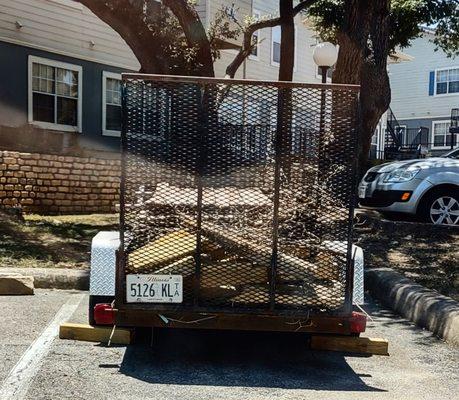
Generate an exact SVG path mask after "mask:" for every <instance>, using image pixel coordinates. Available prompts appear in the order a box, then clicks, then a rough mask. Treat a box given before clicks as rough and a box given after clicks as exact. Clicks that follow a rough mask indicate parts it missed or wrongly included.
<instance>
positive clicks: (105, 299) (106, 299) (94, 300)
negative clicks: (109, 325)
mask: <svg viewBox="0 0 459 400" xmlns="http://www.w3.org/2000/svg"><path fill="white" fill-rule="evenodd" d="M114 299H115V298H114V297H113V296H93V295H89V307H88V321H89V325H93V326H94V325H97V324H96V320H95V319H94V306H95V305H96V304H100V303H111V302H112V301H113V300H114Z"/></svg>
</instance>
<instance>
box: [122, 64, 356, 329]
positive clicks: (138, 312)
mask: <svg viewBox="0 0 459 400" xmlns="http://www.w3.org/2000/svg"><path fill="white" fill-rule="evenodd" d="M122 79H123V80H132V79H134V80H143V81H155V82H174V83H196V84H199V85H202V86H206V85H208V84H224V85H244V84H250V85H256V86H270V87H277V88H279V89H283V88H285V89H289V88H291V89H294V88H313V89H324V88H326V89H333V90H336V91H340V90H347V91H353V92H356V93H358V92H359V86H358V85H340V84H310V83H298V82H279V81H256V80H243V79H231V80H229V79H217V78H203V77H188V76H164V75H149V74H132V73H129V74H122ZM125 95H126V93H125V88H124V86H123V95H122V104H123V109H125V103H126V98H125ZM126 124H127V120H126V113H123V119H122V132H123V133H122V136H121V137H122V139H121V140H122V147H123V148H124V146H125V143H126V135H125V132H126ZM356 147H357V145H356ZM121 163H122V175H121V191H120V208H121V213H120V214H121V215H120V223H121V226H124V223H125V221H124V212H123V210H124V206H125V204H124V197H125V196H124V195H125V192H124V190H125V182H126V176H125V165H126V155H125V153H124V152H122V157H121ZM355 168H356V164H355V163H354V171H355ZM355 186H356V182H353V184H352V187H353V189H355ZM354 205H355V201H353V202H352V204H351V205H350V208H349V216H351V215H352V213H353V208H354ZM349 229H350V232H349V237H350V238H351V228H349ZM350 246H351V240H349V242H348V253H349V254H350ZM123 251H124V250H123V247H122V248H121V249H120V251H119V252H118V253H117V268H116V271H117V275H116V276H117V278H116V297H115V307H116V308H117V310H118V311H117V323H118V324H121V325H126V326H132V325H137V326H165V323H164V320H162V319H161V318H159V317H158V315H160V314H164V315H166V316H167V315H170V316H171V317H172V318H174V319H180V318H185V319H188V318H191V319H197V318H202V316H203V315H215V316H216V320H218V319H219V318H220V319H221V320H224V321H226V322H225V323H222V324H215V323H214V322H211V320H210V319H209V322H206V323H205V324H199V325H193V324H191V325H186V324H180V323H175V324H174V323H172V324H170V325H168V326H170V327H193V328H196V327H200V328H209V329H230V328H231V326H233V329H234V327H236V326H237V329H246V328H244V326H247V329H261V330H265V329H268V330H286V331H292V330H295V329H292V328H291V327H290V326H289V325H288V324H289V323H290V322H292V321H291V319H292V318H295V319H297V320H298V318H300V319H305V320H308V321H312V320H314V321H316V322H315V324H313V325H310V326H309V328H308V327H306V328H305V327H304V326H303V327H302V328H301V331H308V332H325V333H339V334H349V333H350V328H349V324H348V322H347V319H348V318H349V316H350V314H351V312H352V301H351V299H352V274H353V265H352V261H351V260H350V259H349V260H348V266H347V269H346V275H347V277H346V288H345V292H346V298H345V305H344V307H343V308H342V309H340V310H338V311H336V312H331V313H322V312H315V311H311V310H303V311H299V310H276V309H275V308H274V307H273V301H272V299H271V301H270V303H271V307H269V308H267V309H266V310H264V311H262V312H260V310H259V309H258V310H253V311H251V310H247V309H244V310H241V311H240V312H238V310H234V309H233V310H212V309H209V308H208V307H199V305H198V304H194V305H193V306H192V307H184V306H182V305H180V304H178V305H161V304H154V305H152V304H129V303H127V302H126V301H125V299H126V288H125V285H124V282H125V270H124V264H123V259H124V257H125V254H124V252H123ZM197 274H199V271H197ZM247 315H250V316H251V318H248V319H247V318H245V316H247ZM250 319H252V320H253V321H254V323H252V324H251V323H250V322H249V321H250ZM229 321H232V322H229ZM240 321H245V322H244V323H243V324H242V325H240ZM259 321H264V322H261V323H260V322H259ZM266 321H270V324H268V325H270V326H271V328H268V325H266V323H267V322H266ZM244 324H245V325H244ZM260 324H261V325H260ZM283 324H286V327H285V329H284V328H282V325H283ZM181 325H184V326H181Z"/></svg>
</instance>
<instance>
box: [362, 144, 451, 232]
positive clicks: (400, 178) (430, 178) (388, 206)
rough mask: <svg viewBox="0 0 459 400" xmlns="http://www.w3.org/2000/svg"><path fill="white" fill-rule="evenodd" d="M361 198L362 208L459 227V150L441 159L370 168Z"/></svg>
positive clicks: (419, 160) (402, 162)
mask: <svg viewBox="0 0 459 400" xmlns="http://www.w3.org/2000/svg"><path fill="white" fill-rule="evenodd" d="M358 195H359V202H360V205H361V206H362V207H367V208H372V209H376V210H378V211H381V212H383V213H384V212H385V213H406V214H412V215H417V216H418V217H419V218H420V219H422V220H424V221H427V222H433V223H434V224H445V225H459V149H456V150H453V151H451V152H449V153H446V154H445V155H443V156H441V157H432V158H424V159H418V160H403V161H394V162H390V163H387V164H381V165H378V166H376V167H373V168H370V169H369V170H368V172H367V173H366V174H365V176H364V177H363V179H362V181H361V182H360V185H359V188H358Z"/></svg>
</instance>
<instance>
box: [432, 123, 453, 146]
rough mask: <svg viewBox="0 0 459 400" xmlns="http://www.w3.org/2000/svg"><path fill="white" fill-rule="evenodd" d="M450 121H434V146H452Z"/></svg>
mask: <svg viewBox="0 0 459 400" xmlns="http://www.w3.org/2000/svg"><path fill="white" fill-rule="evenodd" d="M449 126H450V121H434V122H432V135H433V146H432V147H434V148H435V147H441V148H445V147H450V146H451V135H450V133H449Z"/></svg>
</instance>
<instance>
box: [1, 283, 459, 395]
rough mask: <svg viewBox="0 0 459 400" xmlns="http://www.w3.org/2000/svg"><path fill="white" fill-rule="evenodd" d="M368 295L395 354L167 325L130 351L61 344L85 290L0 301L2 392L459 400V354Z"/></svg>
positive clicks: (374, 329)
mask: <svg viewBox="0 0 459 400" xmlns="http://www.w3.org/2000/svg"><path fill="white" fill-rule="evenodd" d="M368 300H369V303H368V304H367V305H366V307H365V308H366V310H367V311H368V312H369V313H370V314H371V316H372V318H373V319H374V322H370V323H369V327H368V329H367V333H366V335H367V336H371V337H384V338H386V339H388V340H389V342H390V345H389V352H390V356H389V357H383V356H374V357H358V356H355V355H354V356H350V355H345V354H340V353H331V352H315V351H310V350H308V349H307V348H306V346H305V343H306V338H305V337H304V336H303V335H300V334H298V335H296V334H267V333H264V334H259V333H239V332H219V333H215V332H200V331H185V330H183V331H162V330H161V331H155V333H154V336H153V347H151V346H150V343H149V338H147V337H146V336H145V337H143V336H142V335H140V337H139V338H138V341H137V343H136V344H134V345H130V346H127V347H126V346H112V347H106V346H105V345H100V344H97V343H88V342H75V341H71V340H60V339H58V338H57V337H56V334H57V331H56V329H54V328H55V326H53V324H56V322H57V321H58V320H67V319H68V320H70V321H72V322H85V321H86V311H87V301H88V298H87V295H86V294H84V293H83V292H67V291H57V290H55V291H52V290H38V291H37V293H36V295H35V296H27V297H12V296H10V297H0V306H1V309H2V313H3V318H2V320H3V323H2V324H1V325H0V359H1V360H2V361H3V362H2V363H0V393H1V396H0V398H1V399H2V400H7V399H9V398H14V399H21V398H25V399H178V398H186V399H200V400H202V399H213V400H214V399H263V398H279V399H304V398H314V399H348V398H352V399H379V398H381V399H402V398H409V399H424V398H426V399H427V398H428V399H452V398H455V396H456V395H457V389H458V381H459V380H458V378H459V372H458V368H457V366H458V362H459V351H458V350H457V349H454V348H453V347H451V346H449V345H448V344H446V343H443V342H441V341H439V340H438V339H436V338H434V337H432V335H431V334H430V333H429V332H427V331H423V330H420V329H418V328H416V327H415V326H413V325H412V324H411V323H409V322H407V321H405V320H403V319H401V318H398V317H397V316H394V315H393V314H392V313H391V312H389V311H387V310H385V309H384V308H381V307H380V306H379V305H377V304H376V303H375V302H373V301H371V299H368ZM73 310H74V312H73ZM70 314H71V315H70ZM50 324H51V325H50ZM47 327H48V329H46V328H47ZM50 328H51V329H50ZM31 345H32V346H31ZM29 346H30V347H29Z"/></svg>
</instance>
